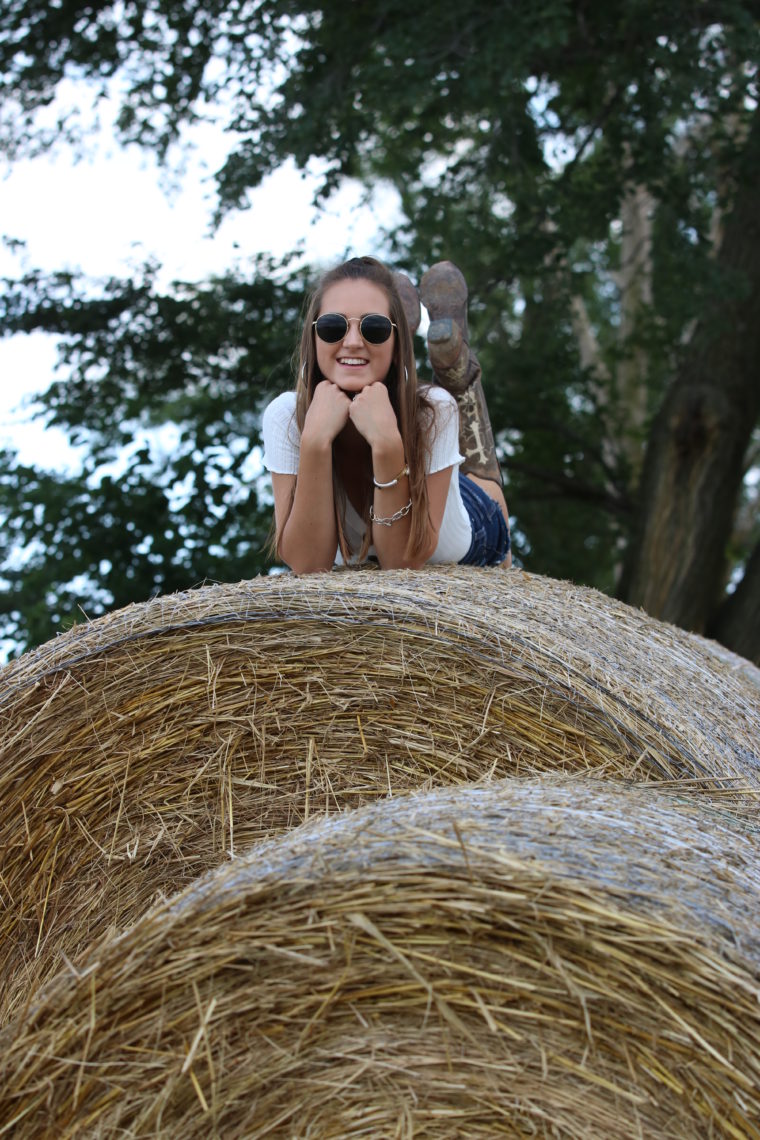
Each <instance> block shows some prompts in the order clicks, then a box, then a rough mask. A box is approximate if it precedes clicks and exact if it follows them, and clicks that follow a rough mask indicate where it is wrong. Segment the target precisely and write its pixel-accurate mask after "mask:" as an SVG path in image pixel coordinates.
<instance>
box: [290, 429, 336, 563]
mask: <svg viewBox="0 0 760 1140" xmlns="http://www.w3.org/2000/svg"><path fill="white" fill-rule="evenodd" d="M337 549H338V531H337V526H336V523H335V507H334V503H333V478H332V444H331V442H327V443H325V442H322V441H320V442H318V443H312V442H311V441H310V440H308V439H307V438H304V439H302V441H301V454H300V460H299V465H298V478H297V479H296V485H295V494H294V497H293V503H292V506H291V509H290V513H289V515H288V518H287V520H286V522H285V525H284V527H283V528H282V532H281V534H280V538H279V541H278V551H279V554H280V557H281V558H282V559H283V561H284V562H285V563H286V564H287V565H288V566H290V568H291V570H293V571H295V573H296V574H308V573H311V572H314V571H317V570H329V569H331V567H332V565H333V563H334V562H335V555H336V552H337Z"/></svg>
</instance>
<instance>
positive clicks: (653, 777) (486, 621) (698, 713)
mask: <svg viewBox="0 0 760 1140" xmlns="http://www.w3.org/2000/svg"><path fill="white" fill-rule="evenodd" d="M750 668H751V667H750ZM759 740H760V690H758V689H757V688H756V687H755V686H754V684H753V683H752V682H751V680H747V677H746V676H745V674H744V673H742V672H740V671H739V670H737V669H736V668H734V667H733V664H732V663H731V661H727V660H726V658H725V657H724V656H722V655H718V654H715V653H713V652H712V649H711V647H710V645H709V643H707V642H705V641H703V640H702V639H700V638H696V637H692V636H690V635H688V634H685V633H683V632H681V631H679V630H676V629H674V628H671V627H668V626H664V625H662V624H661V623H658V622H655V621H652V620H651V619H649V618H647V617H646V616H645V615H644V614H642V613H640V612H637V611H635V610H632V609H630V608H629V607H626V606H623V605H621V604H619V603H616V602H614V601H612V600H611V599H609V598H607V597H605V596H604V595H602V594H599V593H596V592H595V591H591V590H588V589H583V588H578V587H574V586H571V585H568V584H567V583H562V582H556V581H552V580H549V579H542V578H537V577H531V576H529V575H526V574H519V573H516V574H505V573H504V572H503V571H501V570H474V569H472V568H469V567H468V568H466V569H459V568H450V569H448V570H436V571H432V570H431V571H425V572H424V573H415V572H410V571H407V572H402V571H400V572H394V573H391V572H383V573H379V572H372V571H367V572H356V571H348V572H344V573H332V574H326V575H316V576H312V577H306V578H295V577H293V576H289V575H284V576H280V577H271V578H260V579H256V580H255V581H251V582H243V583H240V584H239V585H236V586H209V587H204V588H202V589H199V590H194V591H191V592H188V593H184V594H176V595H172V596H170V597H166V598H157V599H155V600H153V601H151V602H148V603H145V604H143V605H136V606H131V607H128V608H126V609H124V610H121V611H118V612H116V613H114V614H111V615H109V616H107V617H105V618H102V619H100V620H98V621H95V622H92V623H91V624H89V625H83V626H79V627H77V628H75V629H73V630H71V631H69V632H68V633H66V634H64V635H62V636H61V637H59V638H57V639H55V640H54V641H52V642H50V643H48V644H47V645H45V646H43V647H42V648H41V649H40V650H37V651H35V652H33V653H29V654H27V655H25V656H24V657H22V658H21V659H20V660H19V661H17V662H13V663H12V664H11V665H9V666H8V667H6V668H5V669H4V670H3V671H2V674H1V675H0V832H1V833H2V835H3V849H2V864H1V866H0V896H1V897H2V899H3V906H2V908H0V987H1V989H0V1020H5V1019H6V1018H7V1017H8V1016H10V1013H11V1011H12V1009H13V1008H14V1006H15V1004H16V1003H17V1002H18V1001H23V1000H26V998H27V996H28V995H29V993H30V992H31V991H32V990H33V989H34V987H35V986H36V985H37V984H38V982H39V980H40V979H42V978H44V977H46V976H48V975H49V973H50V972H51V971H55V970H57V969H60V968H61V967H62V964H63V961H64V960H65V959H64V956H67V957H68V958H70V959H71V960H74V961H75V960H76V957H77V955H79V954H80V953H82V952H83V951H84V950H85V949H86V948H87V947H88V945H89V944H90V943H91V942H92V941H94V940H97V939H99V938H100V937H101V936H102V935H103V933H104V932H105V931H106V930H107V929H111V930H120V929H122V928H123V927H125V926H126V925H128V924H129V923H130V922H133V921H134V920H135V919H136V918H137V917H139V916H140V915H141V914H143V913H144V912H145V910H146V909H147V908H148V907H149V906H150V905H151V903H152V902H154V901H155V899H156V898H157V897H160V896H161V895H167V894H170V893H173V892H174V891H176V890H178V889H180V888H181V887H182V886H183V885H185V884H186V883H188V882H190V881H192V879H193V878H195V876H196V875H198V874H200V873H202V872H203V871H205V870H206V869H207V868H208V867H209V866H212V865H215V864H217V863H219V862H220V861H223V860H225V859H227V858H229V857H230V855H231V854H234V853H235V852H239V851H244V850H247V849H248V848H249V847H250V846H251V845H252V844H254V843H257V842H259V841H261V840H262V839H264V838H266V837H267V836H269V835H273V834H276V833H278V832H281V831H283V830H285V829H287V828H289V827H292V826H295V825H298V824H299V823H301V822H302V821H303V820H305V819H307V818H308V817H309V816H310V815H314V814H324V813H326V812H330V811H335V810H344V809H346V808H353V807H356V806H358V805H359V804H361V803H363V802H365V801H367V800H370V799H373V798H377V797H380V796H385V795H388V794H394V795H395V794H400V793H403V792H406V791H409V790H412V789H416V788H420V787H432V786H435V785H444V784H465V783H469V782H473V781H478V780H487V779H489V778H497V777H500V776H508V775H521V774H526V773H531V772H535V771H542V770H543V771H551V772H556V771H568V772H580V773H586V774H593V775H596V776H604V777H606V778H612V779H615V778H630V779H635V780H640V781H654V782H660V783H667V784H672V783H673V782H676V783H678V784H679V786H681V787H684V788H686V787H688V788H691V789H692V790H694V791H699V792H701V793H702V794H704V795H706V794H710V795H711V796H713V797H721V798H722V802H723V803H725V805H726V807H727V808H728V809H730V810H732V811H734V812H736V813H739V814H741V813H752V814H753V815H754V813H755V804H756V798H755V797H756V795H757V791H758V787H759V786H760V779H759V775H758V741H759Z"/></svg>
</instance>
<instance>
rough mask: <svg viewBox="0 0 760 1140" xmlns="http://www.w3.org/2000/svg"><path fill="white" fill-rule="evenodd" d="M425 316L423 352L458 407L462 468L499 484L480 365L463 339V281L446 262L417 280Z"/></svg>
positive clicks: (465, 304)
mask: <svg viewBox="0 0 760 1140" xmlns="http://www.w3.org/2000/svg"><path fill="white" fill-rule="evenodd" d="M420 296H421V298H422V303H423V305H424V306H425V308H426V309H427V311H428V315H429V316H430V327H429V328H428V355H429V357H430V363H431V365H432V367H433V372H434V373H435V378H436V380H437V381H438V383H439V384H440V385H441V387H442V388H445V389H446V390H447V391H448V392H450V393H451V394H452V396H453V397H454V398H455V400H456V402H457V405H458V407H459V449H460V451H461V452H462V455H463V456H464V463H463V464H462V471H463V473H464V474H466V475H476V476H477V477H478V478H480V479H492V480H493V481H494V482H495V483H498V485H499V486H500V487H501V486H502V478H501V468H500V466H499V460H498V458H497V456H496V444H495V442H494V437H493V430H492V428H491V420H490V418H489V415H488V408H487V406H486V398H485V393H484V392H483V385H482V384H481V382H480V364H479V363H478V359H477V357H476V356H475V354H474V352H472V350H471V349H470V346H469V343H468V331H467V282H466V281H465V279H464V277H463V276H462V274H461V272H460V271H459V270H458V269H457V267H456V266H455V265H454V264H453V263H452V262H450V261H439V262H438V263H437V264H436V265H434V266H432V268H431V269H429V270H428V271H427V273H426V274H425V275H424V276H423V278H422V280H421V282H420Z"/></svg>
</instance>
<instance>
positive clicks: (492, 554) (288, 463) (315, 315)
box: [263, 257, 511, 574]
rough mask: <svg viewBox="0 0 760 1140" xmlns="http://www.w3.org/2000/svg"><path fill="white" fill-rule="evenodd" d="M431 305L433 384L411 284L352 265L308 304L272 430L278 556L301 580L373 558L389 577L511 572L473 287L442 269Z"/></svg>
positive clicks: (266, 425)
mask: <svg viewBox="0 0 760 1140" xmlns="http://www.w3.org/2000/svg"><path fill="white" fill-rule="evenodd" d="M402 294H403V299H402ZM421 295H422V299H423V302H424V303H425V305H426V308H427V309H428V312H429V314H430V317H431V325H430V331H429V334H428V345H429V350H430V355H431V362H432V364H433V368H434V370H435V371H436V378H437V379H438V381H439V383H438V384H432V385H428V386H420V385H418V381H417V373H416V368H415V362H414V349H413V342H412V337H413V333H414V329H415V328H416V326H417V324H418V323H419V312H420V309H419V298H418V296H417V294H416V291H415V290H414V287H413V286H412V284H411V282H410V281H409V280H408V279H407V278H405V277H404V276H403V275H402V274H392V273H391V272H390V271H389V270H388V269H387V268H386V267H385V266H384V265H383V264H382V263H381V262H379V261H377V260H375V259H374V258H371V257H356V258H351V260H349V261H346V262H344V263H343V264H342V265H339V266H338V267H337V268H336V269H333V270H331V271H330V272H329V273H327V274H326V275H325V276H324V277H323V278H322V280H321V281H320V283H319V285H318V286H317V288H316V289H315V290H314V292H313V294H312V296H311V298H310V300H309V303H308V307H307V312H306V319H305V322H304V328H303V334H302V336H301V347H300V357H299V365H298V380H297V384H296V388H295V391H292V392H285V393H283V394H282V395H281V396H278V397H277V398H276V399H275V400H273V401H272V403H271V404H269V406H268V407H267V408H266V410H265V412H264V422H263V435H264V449H265V463H266V466H267V467H268V468H269V470H270V471H271V473H272V486H273V490H274V501H275V529H276V539H275V542H276V549H277V553H278V555H279V556H280V558H282V560H283V561H284V562H285V563H286V564H287V565H288V566H290V567H291V569H292V570H294V571H295V572H296V573H299V574H303V573H309V572H311V571H316V570H327V569H329V568H330V567H332V566H333V565H334V563H335V562H336V561H338V562H345V563H349V562H351V563H360V562H364V561H366V560H367V559H368V558H373V559H376V560H377V561H378V562H379V564H380V566H381V567H383V568H385V569H392V568H401V567H411V568H415V569H416V568H419V567H421V566H424V565H425V563H427V562H434V563H435V562H462V563H471V564H473V565H480V566H484V565H491V564H505V565H509V564H510V562H511V555H510V553H509V546H510V542H509V517H508V514H507V505H506V502H505V501H504V495H503V493H502V489H501V476H500V473H499V467H498V462H497V461H496V456H495V451H494V447H493V435H492V434H491V429H490V424H489V423H488V416H487V412H486V410H485V402H484V400H483V398H482V388H481V387H480V379H479V377H480V369H479V367H478V365H477V361H476V360H475V358H474V356H473V355H472V353H471V352H470V350H469V346H468V345H467V325H466V300H467V288H466V285H465V283H464V278H463V277H462V275H461V273H459V270H457V269H456V267H455V266H453V265H452V264H451V263H450V262H440V263H439V264H438V265H436V266H433V268H432V269H431V270H429V272H428V273H427V274H426V275H425V277H424V278H423V280H422V282H421ZM410 324H411V327H410ZM446 384H448V385H449V387H451V389H452V391H453V392H454V393H455V395H456V399H455V397H454V396H452V395H451V394H450V393H449V392H448V391H447V390H446V387H445V385H446ZM458 403H459V407H458ZM460 411H461V415H462V431H461V433H460V414H459V412H460ZM460 435H461V440H462V443H463V444H464V446H465V454H464V455H462V454H460V447H459V443H460ZM468 451H469V453H470V454H469V456H468ZM468 459H469V462H468ZM479 464H480V466H478V465H479Z"/></svg>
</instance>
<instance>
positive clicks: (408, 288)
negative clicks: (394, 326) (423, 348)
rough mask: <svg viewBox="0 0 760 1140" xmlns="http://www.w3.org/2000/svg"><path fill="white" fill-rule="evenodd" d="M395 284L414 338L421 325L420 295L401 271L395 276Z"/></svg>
mask: <svg viewBox="0 0 760 1140" xmlns="http://www.w3.org/2000/svg"><path fill="white" fill-rule="evenodd" d="M393 284H394V285H395V286H396V292H397V293H398V295H399V297H400V298H401V306H402V308H403V310H404V316H405V317H406V323H407V324H408V325H409V332H410V333H411V334H412V336H414V334H415V333H416V331H417V329H418V328H419V325H420V295H419V293H418V292H417V290H416V289H415V287H414V285H413V284H412V282H411V281H410V280H409V278H408V277H407V275H406V274H405V273H402V272H401V271H400V270H397V271H396V272H395V273H394V274H393Z"/></svg>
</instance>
